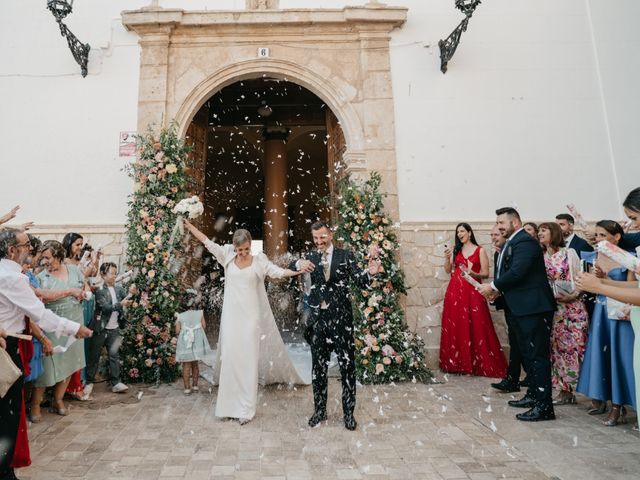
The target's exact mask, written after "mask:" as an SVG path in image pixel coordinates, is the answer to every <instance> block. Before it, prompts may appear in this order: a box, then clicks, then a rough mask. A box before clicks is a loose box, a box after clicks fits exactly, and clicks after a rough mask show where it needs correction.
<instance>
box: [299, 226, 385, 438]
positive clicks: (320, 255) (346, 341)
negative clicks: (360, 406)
mask: <svg viewBox="0 0 640 480" xmlns="http://www.w3.org/2000/svg"><path fill="white" fill-rule="evenodd" d="M311 234H312V236H313V243H314V244H315V246H316V248H317V250H316V251H313V252H311V253H309V254H308V255H307V258H306V259H301V260H298V261H297V262H294V263H292V265H291V267H290V268H291V269H292V270H293V269H295V270H302V271H303V272H307V273H310V274H311V290H310V292H309V307H310V314H309V318H308V321H307V326H306V329H305V334H304V337H305V340H306V341H307V342H308V343H309V345H310V346H311V358H312V368H313V378H312V383H313V403H314V413H313V415H312V416H311V418H310V419H309V425H310V426H311V427H314V426H316V425H318V424H319V423H320V422H322V421H323V420H325V419H326V418H327V387H328V382H327V369H328V365H329V360H330V358H331V352H332V351H333V352H335V353H336V356H337V357H338V365H339V366H340V376H341V378H342V411H343V414H344V426H345V427H346V428H347V429H348V430H355V429H356V425H357V422H356V420H355V418H354V416H353V412H354V408H355V405H356V367H355V347H354V343H353V342H354V336H353V335H354V330H353V314H352V307H351V293H350V284H351V283H352V282H353V283H355V284H357V285H358V286H359V287H360V288H366V287H367V286H368V285H369V281H370V275H375V274H376V273H377V272H378V271H379V268H380V264H379V261H378V260H377V259H370V260H369V272H366V271H362V270H361V269H360V268H359V266H358V264H357V263H356V260H355V258H354V256H353V254H352V253H351V252H349V251H347V250H343V249H341V248H336V247H335V246H334V245H333V233H332V232H331V228H330V227H329V226H328V225H327V224H325V223H322V222H316V223H314V224H313V225H311Z"/></svg>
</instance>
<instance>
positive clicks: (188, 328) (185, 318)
mask: <svg viewBox="0 0 640 480" xmlns="http://www.w3.org/2000/svg"><path fill="white" fill-rule="evenodd" d="M181 310H182V312H181V313H178V314H176V335H177V336H178V343H177V345H176V362H179V363H181V364H182V380H183V382H184V394H185V395H189V394H190V393H191V392H192V391H193V392H197V391H198V390H199V388H198V378H199V377H200V369H199V367H198V362H200V361H202V360H204V358H205V356H206V355H207V352H208V351H209V350H210V347H209V341H208V340H207V336H206V334H205V329H206V328H207V324H206V322H205V319H204V311H203V310H201V309H200V308H198V305H197V301H196V292H195V291H189V290H187V292H185V294H184V297H183V299H182V304H181Z"/></svg>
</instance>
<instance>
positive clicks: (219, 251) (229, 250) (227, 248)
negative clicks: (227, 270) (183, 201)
mask: <svg viewBox="0 0 640 480" xmlns="http://www.w3.org/2000/svg"><path fill="white" fill-rule="evenodd" d="M184 226H185V227H187V230H189V232H191V235H193V236H194V237H195V238H196V239H197V240H199V241H200V242H202V243H203V244H204V246H205V248H206V249H207V250H209V251H210V252H211V253H212V254H213V256H214V257H216V260H218V262H219V263H220V264H221V265H225V266H226V263H227V257H228V256H229V255H232V254H233V246H232V245H224V246H222V245H218V244H217V243H216V242H214V241H213V240H209V238H208V237H207V236H206V235H205V234H204V233H202V232H201V231H200V230H198V229H197V228H196V227H195V226H194V225H193V224H192V223H191V222H189V221H187V220H184Z"/></svg>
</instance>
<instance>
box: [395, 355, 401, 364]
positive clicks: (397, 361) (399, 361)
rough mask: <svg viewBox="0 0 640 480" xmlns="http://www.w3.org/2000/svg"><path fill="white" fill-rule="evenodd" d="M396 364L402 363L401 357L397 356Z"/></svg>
mask: <svg viewBox="0 0 640 480" xmlns="http://www.w3.org/2000/svg"><path fill="white" fill-rule="evenodd" d="M396 363H402V357H401V356H400V355H396Z"/></svg>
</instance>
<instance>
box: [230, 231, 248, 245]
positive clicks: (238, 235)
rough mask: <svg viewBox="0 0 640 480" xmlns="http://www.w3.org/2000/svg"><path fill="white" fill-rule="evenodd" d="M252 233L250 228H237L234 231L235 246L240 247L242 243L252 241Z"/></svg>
mask: <svg viewBox="0 0 640 480" xmlns="http://www.w3.org/2000/svg"><path fill="white" fill-rule="evenodd" d="M251 240H252V239H251V234H250V233H249V230H245V229H244V228H239V229H238V230H236V231H235V232H233V240H232V243H233V246H234V247H239V246H240V245H242V244H245V243H247V242H249V243H251Z"/></svg>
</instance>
